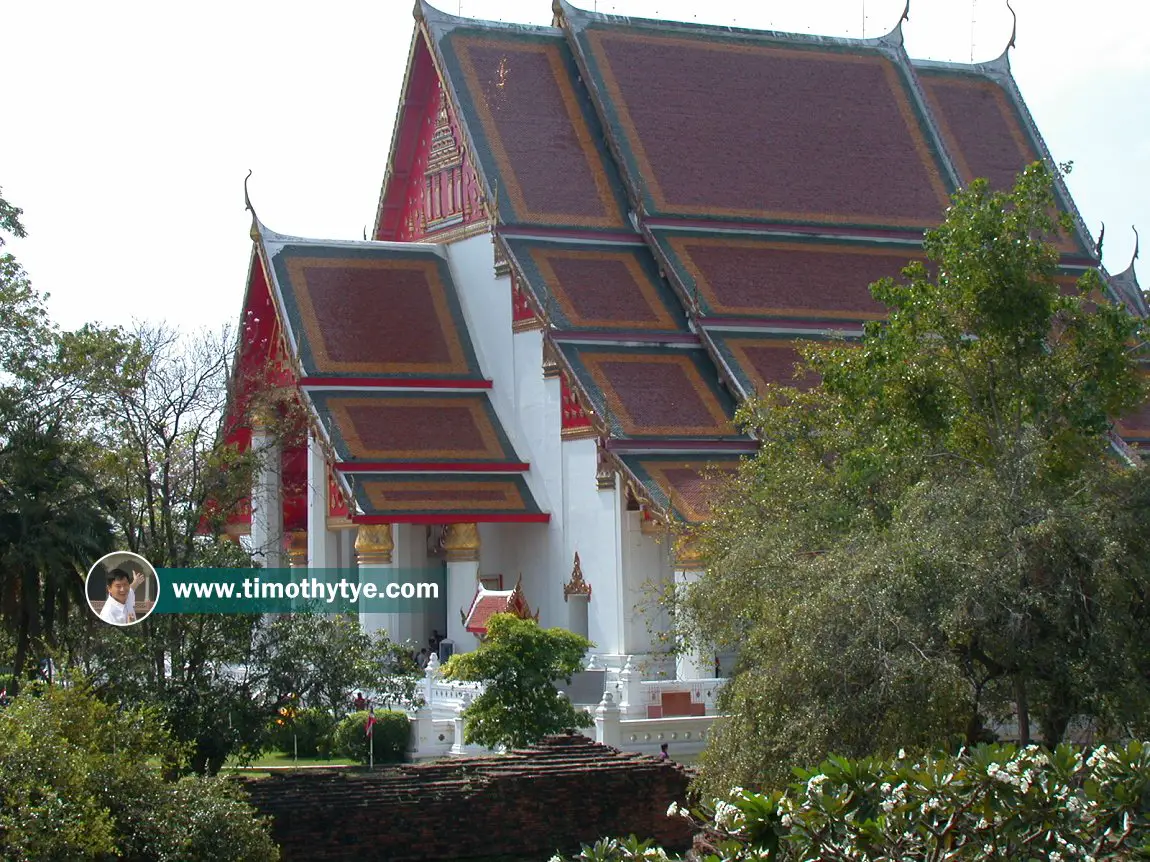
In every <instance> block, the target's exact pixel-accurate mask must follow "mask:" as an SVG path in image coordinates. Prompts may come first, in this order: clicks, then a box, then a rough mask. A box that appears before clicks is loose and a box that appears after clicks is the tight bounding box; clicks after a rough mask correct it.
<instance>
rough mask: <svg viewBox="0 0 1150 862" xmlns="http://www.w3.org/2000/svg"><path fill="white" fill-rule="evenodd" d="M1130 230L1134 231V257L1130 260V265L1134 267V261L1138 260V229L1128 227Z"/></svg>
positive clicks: (1131, 226) (1132, 226)
mask: <svg viewBox="0 0 1150 862" xmlns="http://www.w3.org/2000/svg"><path fill="white" fill-rule="evenodd" d="M1130 230H1132V231H1134V257H1132V258H1130V265H1131V266H1134V261H1136V260H1138V228H1136V227H1134V225H1130Z"/></svg>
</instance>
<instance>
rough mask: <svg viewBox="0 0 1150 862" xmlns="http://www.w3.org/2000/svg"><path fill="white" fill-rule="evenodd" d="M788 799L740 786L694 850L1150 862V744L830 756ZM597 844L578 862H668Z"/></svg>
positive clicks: (718, 854)
mask: <svg viewBox="0 0 1150 862" xmlns="http://www.w3.org/2000/svg"><path fill="white" fill-rule="evenodd" d="M796 774H797V775H798V777H799V779H800V780H799V781H798V782H796V783H794V784H791V785H790V786H789V787H788V788H787V789H786V790H785V791H781V790H776V791H773V792H769V793H752V792H748V791H745V790H743V789H742V788H735V789H734V790H732V791H731V793H730V795H729V797H728V798H727V799H725V800H715V801H714V804H713V806H710V807H707V808H705V809H703V810H701V811H699V812H694V813H692V812H691V811H689V810H688V809H686V808H683V809H680V808H679V806H678V805H672V806H671V808H670V809H669V810H668V811H667V815H668V816H670V817H675V816H683V817H686V818H688V819H690V820H692V821H693V822H694V823H695V825H696V826H697V827H698V828H699V830H700V831H699V834H698V835H696V839H695V843H696V850H701V851H703V853H702V855H703V856H704V857H705V858H707V859H709V860H713V862H735V860H740V862H741V860H750V859H771V860H808V859H825V860H847V859H850V860H854V862H872V860H873V862H877V860H880V859H881V860H888V859H900V860H934V859H947V860H976V859H977V860H1037V859H1043V860H1050V862H1069V860H1098V862H1101V860H1128V859H1143V858H1147V857H1148V856H1150V817H1148V816H1147V815H1148V814H1150V743H1141V742H1132V743H1130V744H1128V745H1127V746H1125V747H1123V748H1116V749H1112V750H1111V749H1107V748H1106V747H1105V746H1103V747H1101V748H1099V749H1097V750H1096V751H1094V752H1093V753H1092V754H1090V755H1089V756H1088V757H1086V758H1085V759H1084V757H1083V755H1082V754H1081V753H1079V752H1078V751H1076V750H1075V749H1073V748H1072V747H1070V746H1068V745H1062V746H1059V747H1058V748H1057V749H1055V750H1053V751H1046V750H1043V749H1041V748H1039V747H1038V746H1028V747H1026V748H1024V749H1021V750H1019V749H1018V748H1016V747H1015V746H1012V745H989V746H987V745H983V746H978V747H977V748H974V749H972V750H970V751H964V752H962V753H960V754H959V755H958V756H956V757H955V756H939V757H931V758H926V759H919V760H908V759H903V758H899V759H895V760H882V759H875V758H868V759H862V760H855V761H851V760H846V759H843V758H840V757H832V758H830V759H828V760H826V761H824V762H823V763H822V764H820V765H819V767H818V768H817V769H815V770H809V771H803V770H798V771H796ZM638 849H639V852H635V850H636V848H634V847H629V846H628V845H627V844H626V843H625V842H618V841H606V842H599V844H597V845H595V846H593V847H584V848H583V851H582V853H580V854H579V856H577V857H575V858H576V859H580V860H595V862H616V861H617V860H626V859H640V858H645V859H655V858H661V857H660V856H659V855H658V854H659V853H660V852H661V851H659V850H658V848H647V847H642V848H638Z"/></svg>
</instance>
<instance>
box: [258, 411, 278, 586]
mask: <svg viewBox="0 0 1150 862" xmlns="http://www.w3.org/2000/svg"><path fill="white" fill-rule="evenodd" d="M252 453H253V454H254V455H255V458H256V464H255V482H254V483H253V487H252V555H253V556H254V557H255V559H256V560H257V561H258V562H261V563H263V565H264V568H268V569H278V568H282V567H283V565H284V559H283V494H282V491H281V484H280V472H281V469H280V468H281V465H280V447H279V443H278V441H276V439H275V436H274V435H273V434H272V433H271V432H270V431H269V430H268V429H267V428H265V427H263V426H262V425H257V424H255V423H253V424H252Z"/></svg>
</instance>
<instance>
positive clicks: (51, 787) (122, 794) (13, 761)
mask: <svg viewBox="0 0 1150 862" xmlns="http://www.w3.org/2000/svg"><path fill="white" fill-rule="evenodd" d="M171 750H172V741H171V739H170V738H169V737H168V736H167V734H166V733H165V732H164V730H163V729H162V727H161V725H160V723H159V722H158V721H157V716H156V715H155V714H154V713H151V712H148V711H139V710H124V709H119V708H117V707H114V706H111V705H108V704H106V703H103V702H101V701H100V700H99V699H97V698H96V697H94V696H93V695H92V693H91V692H90V691H89V690H88V689H87V687H86V686H85V685H84V683H83V681H82V680H76V679H73V680H71V681H70V684H69V685H68V686H67V687H61V686H56V687H47V686H45V687H39V688H36V690H35V691H33V692H31V693H26V694H25V695H24V696H21V697H18V698H16V699H15V700H14V701H13V702H12V704H11V705H10V706H8V707H7V708H5V709H3V710H0V786H3V788H4V793H3V796H2V798H0V857H2V858H5V859H61V860H63V859H69V860H71V859H91V860H97V859H107V858H111V857H113V856H114V857H115V858H120V859H127V860H139V862H143V860H171V862H175V860H182V859H206V858H211V859H219V860H235V862H241V860H243V862H263V861H264V860H274V859H278V858H279V852H278V850H277V849H276V846H275V844H274V843H273V842H272V840H271V838H270V836H269V834H268V829H267V824H266V823H265V822H264V821H263V820H262V819H260V818H254V817H253V813H254V812H253V811H252V809H251V807H250V806H249V805H248V804H247V803H246V802H245V801H243V799H242V798H240V796H239V794H238V789H237V788H236V787H234V786H233V785H231V784H230V783H229V782H227V781H224V780H221V779H214V780H202V779H201V780H195V779H185V780H183V781H180V782H176V783H168V782H165V781H163V779H162V777H161V775H160V774H159V771H158V767H157V766H156V765H155V762H156V761H158V760H164V759H168V758H169V757H170V753H171Z"/></svg>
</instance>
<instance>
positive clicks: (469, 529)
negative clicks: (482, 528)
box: [443, 524, 479, 563]
mask: <svg viewBox="0 0 1150 862" xmlns="http://www.w3.org/2000/svg"><path fill="white" fill-rule="evenodd" d="M443 549H444V551H446V552H447V562H449V563H472V562H478V561H479V525H478V524H448V525H447V535H446V536H444V538H443Z"/></svg>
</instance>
